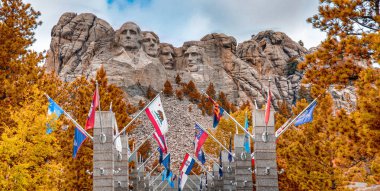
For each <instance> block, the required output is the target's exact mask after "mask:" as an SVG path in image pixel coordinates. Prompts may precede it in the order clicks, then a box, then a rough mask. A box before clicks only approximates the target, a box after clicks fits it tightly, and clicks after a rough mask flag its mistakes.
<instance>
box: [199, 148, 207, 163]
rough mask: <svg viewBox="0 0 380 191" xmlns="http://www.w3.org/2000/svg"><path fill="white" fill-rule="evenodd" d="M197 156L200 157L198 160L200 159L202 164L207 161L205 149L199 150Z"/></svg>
mask: <svg viewBox="0 0 380 191" xmlns="http://www.w3.org/2000/svg"><path fill="white" fill-rule="evenodd" d="M197 158H198V160H199V161H200V162H201V163H202V164H205V163H206V157H205V153H204V152H203V150H200V151H199V153H198V156H197Z"/></svg>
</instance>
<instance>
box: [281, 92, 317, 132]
mask: <svg viewBox="0 0 380 191" xmlns="http://www.w3.org/2000/svg"><path fill="white" fill-rule="evenodd" d="M321 95H322V94H321ZM321 95H319V96H318V97H317V98H315V99H314V100H313V101H312V102H311V103H310V104H309V105H308V106H307V107H306V108H305V109H303V110H302V111H301V113H299V114H298V115H297V116H296V117H295V118H294V119H293V120H292V121H291V122H290V123H289V124H288V125H287V126H286V127H285V128H284V130H283V131H282V133H279V134H278V136H276V138H277V137H279V136H280V135H282V134H283V133H284V132H285V131H286V130H287V129H288V128H289V127H290V125H292V124H293V123H294V121H295V120H297V118H298V117H299V116H300V115H302V114H303V113H304V112H305V111H306V110H307V109H309V107H310V106H311V105H313V103H314V102H316V101H317V99H318V98H319V97H320V96H321Z"/></svg>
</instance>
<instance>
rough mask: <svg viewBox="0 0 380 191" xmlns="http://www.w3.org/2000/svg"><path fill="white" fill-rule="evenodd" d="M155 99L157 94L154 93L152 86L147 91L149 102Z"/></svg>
mask: <svg viewBox="0 0 380 191" xmlns="http://www.w3.org/2000/svg"><path fill="white" fill-rule="evenodd" d="M154 97H156V94H155V93H154V90H153V88H152V87H151V86H149V87H148V89H147V90H146V98H148V99H149V100H152V99H153V98H154Z"/></svg>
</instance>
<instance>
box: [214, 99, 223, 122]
mask: <svg viewBox="0 0 380 191" xmlns="http://www.w3.org/2000/svg"><path fill="white" fill-rule="evenodd" d="M223 113H224V109H223V108H222V107H220V106H219V104H217V103H215V102H214V120H213V123H212V127H214V128H215V127H216V126H218V124H219V121H220V119H221V118H222V116H223Z"/></svg>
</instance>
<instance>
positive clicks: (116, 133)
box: [113, 123, 123, 153]
mask: <svg viewBox="0 0 380 191" xmlns="http://www.w3.org/2000/svg"><path fill="white" fill-rule="evenodd" d="M113 128H114V130H115V135H114V136H113V138H114V139H115V137H116V136H117V135H119V128H118V127H117V124H116V123H115V124H114V127H113ZM114 144H115V148H116V150H117V151H119V152H120V153H121V151H122V149H123V146H122V145H121V139H120V136H117V137H116V140H115V142H114Z"/></svg>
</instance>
